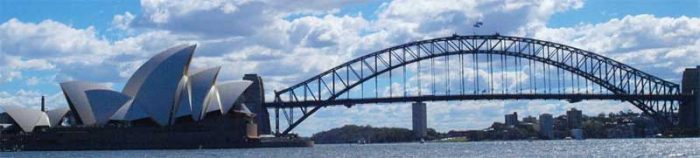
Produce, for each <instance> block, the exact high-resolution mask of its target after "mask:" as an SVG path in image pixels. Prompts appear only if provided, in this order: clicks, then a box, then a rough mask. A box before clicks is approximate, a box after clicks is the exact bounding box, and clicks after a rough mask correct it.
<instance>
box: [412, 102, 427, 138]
mask: <svg viewBox="0 0 700 158" xmlns="http://www.w3.org/2000/svg"><path fill="white" fill-rule="evenodd" d="M425 105H426V104H425V103H423V102H416V103H413V105H412V109H413V110H412V111H413V115H412V117H413V119H412V121H413V133H414V134H415V136H416V138H423V137H425V136H427V135H428V119H427V114H426V106H425Z"/></svg>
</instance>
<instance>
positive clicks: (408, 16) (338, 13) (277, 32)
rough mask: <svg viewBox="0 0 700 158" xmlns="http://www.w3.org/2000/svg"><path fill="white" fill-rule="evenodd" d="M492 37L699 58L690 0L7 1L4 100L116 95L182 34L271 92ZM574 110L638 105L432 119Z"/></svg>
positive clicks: (532, 106) (652, 64)
mask: <svg viewBox="0 0 700 158" xmlns="http://www.w3.org/2000/svg"><path fill="white" fill-rule="evenodd" d="M477 21H480V22H483V23H484V24H483V26H482V27H481V28H479V29H475V28H473V27H472V25H473V24H474V23H475V22H477ZM495 32H498V33H500V34H504V35H511V36H522V37H530V38H537V39H542V40H547V41H552V42H557V43H562V44H567V45H570V46H574V47H577V48H581V49H585V50H589V51H592V52H595V53H598V54H601V55H604V56H607V57H610V58H613V59H615V60H618V61H621V62H623V63H625V64H628V65H631V66H633V67H635V68H638V69H640V70H642V71H645V72H648V73H650V74H653V75H656V76H659V77H661V78H664V79H667V80H669V81H673V82H676V83H678V81H679V80H680V77H681V74H682V72H683V69H685V68H689V67H694V66H696V65H700V64H699V63H700V57H698V56H699V55H700V38H699V37H700V1H696V0H643V1H639V0H617V1H609V0H589V1H586V0H478V1H466V0H465V1H461V0H435V1H433V0H393V1H390V0H334V1H313V0H240V1H226V0H181V1H164V0H142V1H136V0H119V1H98V0H67V1H53V0H2V1H0V105H12V106H23V107H31V108H38V107H39V106H38V105H39V101H40V96H42V95H44V96H47V98H48V105H47V106H48V107H49V108H58V107H65V106H67V103H66V100H65V99H64V97H63V94H62V92H61V91H60V87H59V83H61V82H65V81H72V80H82V81H91V82H97V83H102V84H105V85H108V86H111V87H112V88H113V89H115V90H121V88H122V87H123V85H124V84H125V82H126V80H128V78H129V77H130V76H131V74H133V72H134V71H136V69H137V68H138V66H140V65H141V64H142V63H144V62H145V61H146V60H147V59H148V58H150V57H151V56H153V55H154V54H156V53H158V52H160V51H162V50H165V49H167V48H169V47H171V46H174V45H177V44H183V43H189V44H197V50H196V53H195V57H194V59H193V61H192V65H191V66H192V68H191V69H203V68H207V67H213V66H222V70H221V74H220V75H219V80H220V81H223V80H239V79H241V78H242V77H243V74H247V73H257V74H259V75H261V76H262V77H263V80H264V81H265V86H266V87H265V90H266V93H267V95H268V96H269V95H271V94H272V93H271V92H272V91H273V90H280V89H283V88H286V87H287V86H290V85H292V84H295V83H298V82H300V81H302V80H304V79H307V78H309V77H312V76H314V75H316V74H318V73H320V72H323V71H325V70H328V69H329V68H332V67H334V66H336V65H339V64H341V63H343V62H345V61H348V60H351V59H354V58H356V57H359V56H361V55H364V54H368V53H371V52H373V51H377V50H381V49H383V48H387V47H390V46H393V45H398V44H402V43H406V42H410V41H416V40H423V39H431V38H437V37H444V36H449V35H452V34H453V33H457V34H472V33H477V34H493V33H495ZM300 61H304V62H300ZM267 98H271V97H267ZM572 107H576V108H578V109H582V110H583V111H584V114H588V115H595V114H598V113H608V112H616V111H620V110H626V109H631V110H635V108H634V107H633V106H631V105H630V104H628V103H624V102H615V101H584V102H579V103H567V102H565V101H538V100H534V101H489V102H483V101H465V102H435V103H428V124H429V125H428V126H429V127H430V128H435V129H437V130H438V131H441V132H446V131H449V130H465V129H482V128H486V127H487V126H489V125H490V124H491V123H492V122H494V121H501V122H502V121H503V115H504V114H506V113H511V112H518V113H519V114H520V116H521V117H522V116H526V115H539V114H541V113H552V114H555V115H559V114H563V113H564V112H565V110H566V109H569V108H572ZM410 115H411V111H410V106H408V103H407V104H391V105H386V104H382V105H362V106H355V107H352V108H345V107H330V108H323V109H322V110H320V111H319V112H318V113H316V114H315V115H313V116H312V117H310V118H309V119H308V120H307V121H305V122H304V123H302V124H301V125H300V126H299V127H297V129H295V131H294V132H296V133H299V134H301V135H305V136H308V135H311V134H313V133H315V132H319V131H322V130H328V129H330V128H335V127H340V126H342V125H344V124H360V125H372V126H385V127H405V128H410V127H411V121H410V118H411V116H410Z"/></svg>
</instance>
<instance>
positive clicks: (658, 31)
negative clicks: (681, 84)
mask: <svg viewBox="0 0 700 158" xmlns="http://www.w3.org/2000/svg"><path fill="white" fill-rule="evenodd" d="M535 38H538V39H543V40H549V41H554V42H559V43H563V44H568V45H572V46H574V47H578V48H582V49H586V50H590V51H593V52H596V53H598V54H602V55H604V56H607V57H611V58H613V59H616V60H618V61H620V62H622V63H625V64H629V65H631V66H633V67H636V68H638V69H641V70H644V71H646V72H649V73H651V74H655V75H657V76H660V77H662V78H666V79H673V80H674V81H679V78H680V76H681V75H680V74H681V72H682V71H681V70H682V69H684V68H686V67H694V66H695V65H697V63H700V59H697V58H688V57H689V56H698V55H700V51H699V49H698V48H700V18H690V17H685V16H682V17H677V18H672V17H655V16H653V15H635V16H630V15H628V16H625V17H623V18H622V19H611V20H610V21H607V22H604V23H599V24H585V25H579V26H575V27H570V28H544V29H541V30H538V32H537V33H536V34H535Z"/></svg>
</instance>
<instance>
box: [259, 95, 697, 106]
mask: <svg viewBox="0 0 700 158" xmlns="http://www.w3.org/2000/svg"><path fill="white" fill-rule="evenodd" d="M689 97H691V96H689V95H628V94H466V95H449V96H434V95H427V96H406V97H403V96H398V97H384V98H357V99H336V100H327V101H292V102H277V103H275V102H267V103H265V107H267V108H291V107H313V106H335V105H345V106H352V105H355V104H375V103H404V102H419V101H457V100H520V99H523V100H526V99H527V100H533V99H542V100H568V101H570V102H578V101H581V100H619V101H627V100H633V99H636V100H657V101H664V100H667V101H679V100H685V99H689Z"/></svg>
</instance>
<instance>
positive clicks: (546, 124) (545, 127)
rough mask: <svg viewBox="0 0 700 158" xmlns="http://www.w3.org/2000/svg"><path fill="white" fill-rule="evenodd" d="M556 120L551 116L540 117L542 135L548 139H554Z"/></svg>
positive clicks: (543, 115)
mask: <svg viewBox="0 0 700 158" xmlns="http://www.w3.org/2000/svg"><path fill="white" fill-rule="evenodd" d="M553 129H554V118H552V115H551V114H542V115H540V135H542V136H544V137H545V138H547V139H552V138H553V137H554V133H553Z"/></svg>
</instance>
